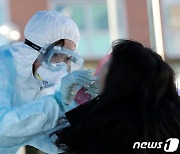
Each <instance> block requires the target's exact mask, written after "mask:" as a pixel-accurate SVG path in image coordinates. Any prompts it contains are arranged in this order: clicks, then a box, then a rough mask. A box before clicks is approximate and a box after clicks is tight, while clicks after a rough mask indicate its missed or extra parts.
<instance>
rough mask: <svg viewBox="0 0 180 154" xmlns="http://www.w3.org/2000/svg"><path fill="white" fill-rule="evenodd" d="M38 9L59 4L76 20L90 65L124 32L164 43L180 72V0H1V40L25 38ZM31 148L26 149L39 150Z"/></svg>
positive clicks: (126, 35) (130, 36)
mask: <svg viewBox="0 0 180 154" xmlns="http://www.w3.org/2000/svg"><path fill="white" fill-rule="evenodd" d="M159 2H160V3H159ZM157 3H159V4H160V6H159V8H158V5H157ZM39 10H56V11H59V12H61V13H63V14H65V15H67V16H69V17H71V18H72V19H73V20H74V21H75V22H76V24H77V25H78V27H79V29H80V33H81V42H80V44H79V46H78V50H79V52H80V53H81V55H82V56H83V57H84V58H85V60H86V63H85V67H93V68H95V67H96V65H97V63H98V61H99V59H101V58H102V57H103V56H104V55H106V54H107V52H108V50H109V48H110V45H111V42H112V41H113V40H114V39H117V38H122V39H133V40H137V41H140V42H141V43H142V44H144V45H145V46H147V47H152V48H153V49H155V50H158V48H157V46H161V48H160V50H162V54H164V55H165V60H167V61H168V62H169V63H170V64H171V65H172V66H173V68H174V69H175V71H176V72H177V75H179V74H180V0H0V45H5V44H10V43H13V42H14V41H23V40H24V35H23V31H24V27H25V25H26V23H27V21H28V20H29V19H30V17H31V16H32V15H33V14H34V13H35V12H37V11H39ZM153 13H154V14H153ZM158 13H160V15H161V16H160V17H161V18H157V17H159V16H158V15H157V14H158ZM156 15H157V16H156ZM156 18H157V21H155V19H156ZM158 23H160V25H158ZM161 24H162V27H161ZM49 28H51V27H49ZM161 28H162V29H161ZM161 30H162V38H161V36H160V37H159V35H161ZM161 40H162V41H161ZM155 42H156V43H155ZM157 42H159V43H157ZM161 43H162V44H161ZM26 149H27V150H26V153H27V154H35V153H37V151H36V150H35V149H32V148H29V147H28V148H26ZM39 153H40V152H39Z"/></svg>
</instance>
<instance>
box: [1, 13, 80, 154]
mask: <svg viewBox="0 0 180 154" xmlns="http://www.w3.org/2000/svg"><path fill="white" fill-rule="evenodd" d="M24 35H25V38H26V39H28V40H30V41H31V42H33V43H35V44H36V45H38V46H40V47H44V48H46V47H47V46H48V45H50V44H52V43H53V42H55V41H58V40H60V39H69V40H72V41H74V42H75V43H76V44H77V43H78V42H79V39H80V35H79V31H78V28H77V26H76V24H75V23H74V22H73V21H72V20H71V19H70V18H68V17H66V16H64V15H62V14H60V13H58V12H55V11H41V12H38V13H36V14H35V15H34V16H33V17H32V18H31V20H30V21H29V22H28V24H27V26H26V28H25V32H24ZM39 54H40V53H39V52H38V51H36V50H34V49H32V48H31V47H29V46H27V45H25V44H24V43H20V42H19V43H14V44H12V45H9V46H1V47H0V154H14V153H16V152H17V150H18V149H19V148H20V147H21V146H24V145H32V146H34V147H36V148H38V149H40V150H42V151H44V152H46V153H57V150H58V149H57V148H56V146H55V145H54V144H53V143H52V140H51V138H50V137H49V134H50V133H52V132H53V131H54V130H56V129H59V128H61V127H65V125H66V124H67V123H64V124H62V125H60V126H59V125H58V126H57V121H58V119H59V118H61V117H62V116H63V115H64V112H65V111H68V110H69V109H68V108H67V109H64V110H61V109H60V108H59V105H58V104H57V102H56V100H55V98H54V96H53V95H47V96H45V97H41V98H37V96H38V95H39V93H40V87H39V84H38V83H37V81H36V79H35V78H34V76H33V73H32V67H33V63H34V61H35V60H36V59H37V58H38V56H39ZM60 151H61V150H60ZM60 151H59V152H60Z"/></svg>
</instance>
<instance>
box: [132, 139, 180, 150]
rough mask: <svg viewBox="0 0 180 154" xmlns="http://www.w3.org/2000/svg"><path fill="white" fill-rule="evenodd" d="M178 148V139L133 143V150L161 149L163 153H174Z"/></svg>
mask: <svg viewBox="0 0 180 154" xmlns="http://www.w3.org/2000/svg"><path fill="white" fill-rule="evenodd" d="M178 146H179V139H177V138H169V139H167V140H166V142H135V143H134V145H133V149H161V148H164V151H165V152H175V151H176V150H177V149H178Z"/></svg>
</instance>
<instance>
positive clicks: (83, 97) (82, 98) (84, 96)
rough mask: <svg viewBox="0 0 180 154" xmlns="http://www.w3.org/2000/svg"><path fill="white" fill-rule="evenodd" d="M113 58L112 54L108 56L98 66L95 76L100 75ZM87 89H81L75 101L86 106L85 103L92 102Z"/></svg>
mask: <svg viewBox="0 0 180 154" xmlns="http://www.w3.org/2000/svg"><path fill="white" fill-rule="evenodd" d="M110 57H111V55H110V54H108V55H107V56H105V57H104V58H103V59H102V60H101V61H100V63H99V64H98V66H97V68H96V72H95V75H97V74H99V72H100V70H101V69H102V67H103V65H104V64H105V63H106V62H107V61H108V60H109V58H110ZM86 90H87V89H86V88H84V87H83V88H81V89H80V90H79V91H78V92H77V95H76V97H75V99H74V100H75V101H76V102H77V103H78V104H84V103H85V102H87V101H89V100H91V98H92V96H91V95H90V94H88V93H86Z"/></svg>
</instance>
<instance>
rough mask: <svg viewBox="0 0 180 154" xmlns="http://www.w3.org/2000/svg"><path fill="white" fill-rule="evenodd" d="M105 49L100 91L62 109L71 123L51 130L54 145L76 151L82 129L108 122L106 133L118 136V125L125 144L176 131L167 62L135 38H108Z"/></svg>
mask: <svg viewBox="0 0 180 154" xmlns="http://www.w3.org/2000/svg"><path fill="white" fill-rule="evenodd" d="M111 54H112V60H111V64H110V68H109V73H108V75H107V79H106V84H105V89H104V91H103V93H102V94H101V95H100V96H98V97H97V98H95V99H93V100H92V101H89V102H87V103H85V104H83V105H81V106H79V107H77V108H76V109H73V110H72V111H70V112H68V113H66V117H67V119H68V120H69V121H70V123H71V126H70V127H68V128H66V129H64V130H62V131H58V132H56V134H57V136H58V137H59V138H58V139H57V141H56V145H58V146H60V145H63V144H65V145H66V146H67V147H68V150H70V151H73V152H74V151H77V152H78V150H79V149H80V148H81V146H82V145H83V142H84V141H85V140H86V139H87V136H88V135H90V134H91V135H92V134H97V133H99V132H103V131H105V130H106V129H107V128H110V127H114V126H115V127H116V129H114V131H113V132H111V133H112V134H113V133H114V134H115V135H114V136H113V135H112V137H113V138H116V137H117V138H121V137H122V136H123V134H122V133H120V132H122V131H121V128H122V127H124V129H123V133H125V134H126V135H127V136H129V137H127V138H126V140H124V142H126V143H127V144H129V146H130V148H132V143H133V142H134V141H164V140H165V139H167V138H172V137H176V138H178V137H180V103H179V97H178V93H177V89H176V86H175V75H174V71H173V70H172V68H171V67H170V66H169V65H168V64H167V63H166V62H165V61H163V59H162V58H161V57H160V56H159V55H158V54H157V53H155V52H153V51H152V50H151V49H150V48H146V47H144V46H143V45H142V44H140V43H138V42H135V41H130V40H116V41H114V42H113V44H112V53H111ZM110 136H111V135H110ZM116 141H117V142H119V140H115V142H116ZM131 142H132V143H131ZM144 153H148V151H146V150H145V151H144Z"/></svg>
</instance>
